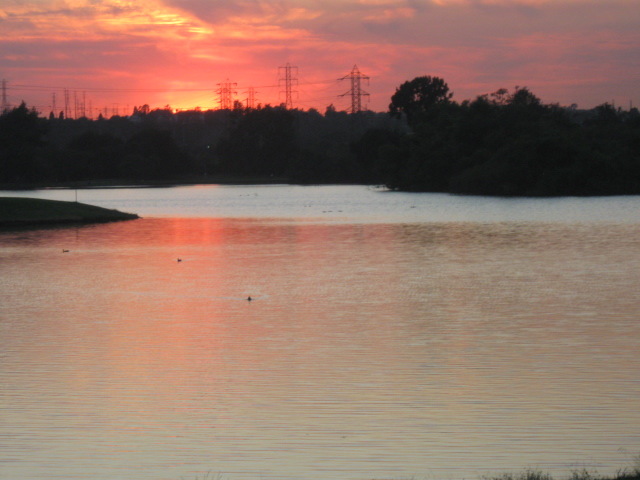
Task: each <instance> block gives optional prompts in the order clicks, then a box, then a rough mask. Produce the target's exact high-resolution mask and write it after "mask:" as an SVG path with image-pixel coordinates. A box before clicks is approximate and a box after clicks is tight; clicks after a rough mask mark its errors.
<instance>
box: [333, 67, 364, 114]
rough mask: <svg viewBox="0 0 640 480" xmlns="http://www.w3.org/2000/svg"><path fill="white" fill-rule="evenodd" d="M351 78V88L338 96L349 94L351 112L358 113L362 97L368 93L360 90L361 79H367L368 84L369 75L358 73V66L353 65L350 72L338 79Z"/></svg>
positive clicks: (360, 109)
mask: <svg viewBox="0 0 640 480" xmlns="http://www.w3.org/2000/svg"><path fill="white" fill-rule="evenodd" d="M346 79H350V80H351V90H349V91H348V92H346V93H343V94H342V95H339V96H340V97H344V96H346V95H351V113H358V112H361V111H362V97H368V96H369V93H367V92H365V91H364V90H362V87H361V84H362V80H367V85H368V84H369V77H367V76H366V75H363V74H362V73H360V70H358V66H357V65H354V66H353V68H352V69H351V73H349V74H348V75H345V76H344V77H342V78H339V79H338V80H346Z"/></svg>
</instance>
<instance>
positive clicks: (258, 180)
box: [0, 175, 291, 191]
mask: <svg viewBox="0 0 640 480" xmlns="http://www.w3.org/2000/svg"><path fill="white" fill-rule="evenodd" d="M289 183H291V182H290V180H289V179H288V178H284V177H275V176H235V175H190V176H186V177H179V178H172V179H150V180H148V179H137V180H134V179H130V178H129V179H118V178H116V179H108V180H82V181H68V182H46V183H44V182H16V183H10V184H7V183H4V184H2V183H0V190H5V191H17V190H44V189H88V188H153V187H177V186H181V185H274V184H289Z"/></svg>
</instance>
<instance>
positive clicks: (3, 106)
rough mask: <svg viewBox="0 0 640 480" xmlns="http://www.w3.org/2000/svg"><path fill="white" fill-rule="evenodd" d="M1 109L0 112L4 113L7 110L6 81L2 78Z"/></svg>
mask: <svg viewBox="0 0 640 480" xmlns="http://www.w3.org/2000/svg"><path fill="white" fill-rule="evenodd" d="M0 108H2V110H0V113H4V112H6V111H8V110H9V101H8V100H7V81H6V80H5V79H4V78H3V79H2V105H1V106H0Z"/></svg>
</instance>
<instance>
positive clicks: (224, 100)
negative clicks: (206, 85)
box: [216, 78, 238, 110]
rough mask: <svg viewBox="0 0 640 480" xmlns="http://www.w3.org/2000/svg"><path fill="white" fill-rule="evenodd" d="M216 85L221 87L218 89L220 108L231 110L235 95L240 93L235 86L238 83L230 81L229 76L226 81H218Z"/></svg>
mask: <svg viewBox="0 0 640 480" xmlns="http://www.w3.org/2000/svg"><path fill="white" fill-rule="evenodd" d="M216 85H218V86H219V87H220V88H219V89H218V90H216V93H217V94H218V98H219V100H218V101H219V102H220V110H231V109H232V108H233V96H234V95H237V94H238V92H236V91H235V90H234V87H236V86H237V85H238V84H237V83H232V82H230V81H229V79H228V78H227V80H226V81H225V82H222V83H217V84H216Z"/></svg>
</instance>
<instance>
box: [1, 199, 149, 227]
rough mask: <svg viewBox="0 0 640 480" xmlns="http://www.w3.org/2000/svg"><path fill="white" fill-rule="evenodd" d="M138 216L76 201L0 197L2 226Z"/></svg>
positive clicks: (100, 220) (84, 222)
mask: <svg viewBox="0 0 640 480" xmlns="http://www.w3.org/2000/svg"><path fill="white" fill-rule="evenodd" d="M136 218H139V217H138V215H136V214H135V213H125V212H120V211H118V210H110V209H108V208H102V207H97V206H95V205H87V204H84V203H77V202H63V201H59V200H42V199H36V198H16V197H0V227H2V228H5V227H32V226H49V225H65V224H87V223H105V222H117V221H122V220H133V219H136Z"/></svg>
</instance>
